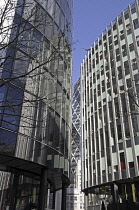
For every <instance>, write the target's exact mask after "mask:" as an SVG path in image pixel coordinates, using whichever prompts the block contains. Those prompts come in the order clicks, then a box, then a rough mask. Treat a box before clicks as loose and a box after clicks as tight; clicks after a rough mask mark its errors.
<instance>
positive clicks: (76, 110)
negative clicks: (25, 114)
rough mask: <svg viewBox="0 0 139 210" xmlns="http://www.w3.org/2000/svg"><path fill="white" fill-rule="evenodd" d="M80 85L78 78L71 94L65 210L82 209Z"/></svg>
mask: <svg viewBox="0 0 139 210" xmlns="http://www.w3.org/2000/svg"><path fill="white" fill-rule="evenodd" d="M80 101H81V85H80V78H79V79H78V81H77V82H76V83H75V85H74V89H73V94H72V141H71V184H70V186H69V187H68V189H67V203H66V206H67V208H66V209H67V210H72V209H73V210H76V209H77V210H78V209H84V194H83V193H82V192H81V123H80V121H81V105H80V104H81V103H80Z"/></svg>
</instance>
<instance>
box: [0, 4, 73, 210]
mask: <svg viewBox="0 0 139 210" xmlns="http://www.w3.org/2000/svg"><path fill="white" fill-rule="evenodd" d="M72 15H73V1H72V0H66V1H65V0H61V1H60V0H59V1H58V0H54V1H51V0H47V1H46V0H17V1H1V3H0V18H1V23H0V25H1V29H0V46H1V47H0V52H1V54H0V57H1V59H0V61H1V64H0V71H1V72H0V76H1V82H0V137H1V138H0V139H1V140H0V170H1V174H0V179H1V184H0V205H1V209H8V208H9V209H10V210H12V209H13V210H14V209H26V208H29V207H30V208H31V207H32V208H34V209H42V210H44V209H45V208H47V207H50V205H49V199H48V198H49V197H50V196H49V194H50V193H51V194H52V195H53V197H51V200H53V201H52V202H51V203H52V205H51V207H50V208H51V209H65V208H66V207H65V205H66V193H65V192H66V188H67V186H68V185H69V183H70V180H69V175H70V170H69V169H70V167H69V164H70V145H71V143H70V139H71V115H72V114H71V79H72V46H71V45H72V30H73V20H72V18H73V17H72ZM60 189H61V201H59V200H58V197H57V196H58V195H57V192H58V190H60ZM46 200H47V202H46ZM56 200H58V205H57V204H56Z"/></svg>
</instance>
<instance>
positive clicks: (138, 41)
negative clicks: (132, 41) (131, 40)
mask: <svg viewBox="0 0 139 210" xmlns="http://www.w3.org/2000/svg"><path fill="white" fill-rule="evenodd" d="M136 40H137V45H138V46H139V36H136Z"/></svg>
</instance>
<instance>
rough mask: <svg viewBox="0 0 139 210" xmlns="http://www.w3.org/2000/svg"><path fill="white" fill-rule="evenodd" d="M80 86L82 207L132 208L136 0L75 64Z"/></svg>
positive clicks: (137, 139) (138, 71)
mask: <svg viewBox="0 0 139 210" xmlns="http://www.w3.org/2000/svg"><path fill="white" fill-rule="evenodd" d="M81 89H82V90H81V94H82V190H83V192H84V193H85V195H86V196H87V200H88V201H87V206H88V209H100V208H101V206H103V207H104V206H107V209H137V208H138V202H139V194H138V191H139V118H138V117H139V116H138V113H139V100H138V92H139V1H135V2H134V3H133V4H132V5H129V6H128V8H127V9H126V10H124V11H123V12H122V13H121V14H120V15H119V16H118V17H116V19H115V20H114V21H113V22H111V24H110V25H109V26H108V27H107V28H106V30H105V31H104V32H103V33H102V34H101V35H100V37H99V38H98V39H97V41H96V42H94V45H93V46H92V47H91V48H90V50H89V52H88V54H87V55H86V57H85V59H84V60H83V63H82V64H81ZM103 207H102V208H103Z"/></svg>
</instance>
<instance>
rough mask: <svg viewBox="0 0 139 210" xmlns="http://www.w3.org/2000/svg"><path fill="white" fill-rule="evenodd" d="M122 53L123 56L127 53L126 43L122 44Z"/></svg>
mask: <svg viewBox="0 0 139 210" xmlns="http://www.w3.org/2000/svg"><path fill="white" fill-rule="evenodd" d="M122 54H123V57H124V56H126V55H127V51H126V45H125V44H124V45H123V46H122Z"/></svg>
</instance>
